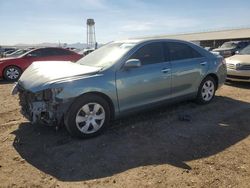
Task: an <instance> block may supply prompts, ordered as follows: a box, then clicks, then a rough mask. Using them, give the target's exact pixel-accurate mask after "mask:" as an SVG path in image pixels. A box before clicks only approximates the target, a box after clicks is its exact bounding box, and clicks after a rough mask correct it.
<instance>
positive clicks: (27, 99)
mask: <svg viewBox="0 0 250 188" xmlns="http://www.w3.org/2000/svg"><path fill="white" fill-rule="evenodd" d="M225 78H226V65H225V61H224V59H223V58H222V57H220V56H216V55H214V54H212V53H210V52H208V51H206V50H205V49H203V48H201V47H199V46H197V45H195V44H193V43H189V42H186V41H180V40H169V39H147V40H140V39H138V40H124V41H116V42H112V43H109V44H107V45H105V46H103V47H101V48H100V49H98V50H96V51H94V52H92V53H91V54H89V55H87V56H86V57H84V58H82V59H80V60H79V61H78V62H76V63H72V62H56V61H54V62H53V61H49V62H34V63H33V64H32V65H31V66H30V67H29V68H28V69H27V70H26V71H25V72H24V73H23V74H22V76H21V78H20V79H19V81H18V83H17V84H16V86H15V87H14V89H13V94H16V93H18V94H19V99H20V105H21V107H22V110H21V112H22V114H23V115H24V116H25V117H26V118H27V119H28V120H30V122H32V123H35V124H36V123H43V124H48V125H54V126H57V125H62V124H64V125H65V126H66V128H67V130H68V131H69V133H70V134H71V135H72V136H77V137H81V138H87V137H92V136H96V135H98V134H100V133H101V132H103V130H105V128H107V127H108V125H109V122H110V120H112V119H117V118H119V117H122V116H126V115H128V114H131V113H132V114H134V113H136V112H138V111H141V110H144V109H148V108H155V107H157V106H158V105H163V104H167V103H169V102H173V101H180V100H187V99H196V101H197V102H198V103H200V104H207V103H209V102H211V101H212V99H213V97H214V95H215V92H216V90H217V89H218V88H219V87H221V86H222V85H223V83H224V82H225Z"/></svg>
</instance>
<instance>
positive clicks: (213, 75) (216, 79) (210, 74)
mask: <svg viewBox="0 0 250 188" xmlns="http://www.w3.org/2000/svg"><path fill="white" fill-rule="evenodd" d="M209 76H210V77H212V78H213V79H214V81H215V84H216V90H217V89H218V84H219V78H218V76H217V75H216V74H215V73H209V74H208V75H207V76H206V77H205V78H204V79H206V78H207V77H209ZM204 79H203V80H204Z"/></svg>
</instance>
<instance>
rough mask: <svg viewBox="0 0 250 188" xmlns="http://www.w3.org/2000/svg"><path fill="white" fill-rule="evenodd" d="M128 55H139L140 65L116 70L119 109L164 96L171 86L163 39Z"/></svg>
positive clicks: (149, 101)
mask: <svg viewBox="0 0 250 188" xmlns="http://www.w3.org/2000/svg"><path fill="white" fill-rule="evenodd" d="M128 59H139V60H140V61H141V63H142V65H141V67H138V68H131V69H129V70H125V69H121V70H118V71H117V72H116V87H117V94H118V100H119V106H120V111H128V110H131V109H135V108H138V107H143V106H145V105H150V104H152V103H155V102H158V101H161V100H164V99H167V98H169V97H170V94H171V92H170V90H171V67H170V66H171V65H170V62H169V61H168V60H166V59H165V56H164V50H163V43H161V42H154V43H150V44H146V45H144V46H143V47H141V48H140V49H139V50H137V51H136V52H135V53H134V54H133V55H132V56H131V57H130V58H128Z"/></svg>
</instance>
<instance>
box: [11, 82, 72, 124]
mask: <svg viewBox="0 0 250 188" xmlns="http://www.w3.org/2000/svg"><path fill="white" fill-rule="evenodd" d="M12 93H13V94H16V93H18V95H19V104H20V106H21V113H22V115H23V116H24V117H25V118H27V119H28V120H29V121H30V122H31V123H32V124H46V125H49V126H57V125H59V124H60V123H62V122H63V114H64V113H65V111H66V109H67V107H68V103H63V102H58V101H55V100H52V99H51V100H49V101H45V100H40V101H37V100H36V98H35V94H34V93H32V92H30V91H26V90H25V89H23V88H21V87H20V86H18V85H17V86H16V87H15V88H14V89H13V91H12Z"/></svg>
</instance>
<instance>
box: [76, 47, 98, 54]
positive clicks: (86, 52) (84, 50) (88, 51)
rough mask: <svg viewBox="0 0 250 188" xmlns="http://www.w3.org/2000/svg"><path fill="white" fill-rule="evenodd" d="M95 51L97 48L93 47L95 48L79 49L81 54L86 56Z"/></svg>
mask: <svg viewBox="0 0 250 188" xmlns="http://www.w3.org/2000/svg"><path fill="white" fill-rule="evenodd" d="M93 51H95V49H93V48H91V49H88V48H87V49H83V50H81V51H79V52H78V54H81V55H84V56H86V55H88V54H90V53H91V52H93Z"/></svg>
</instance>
